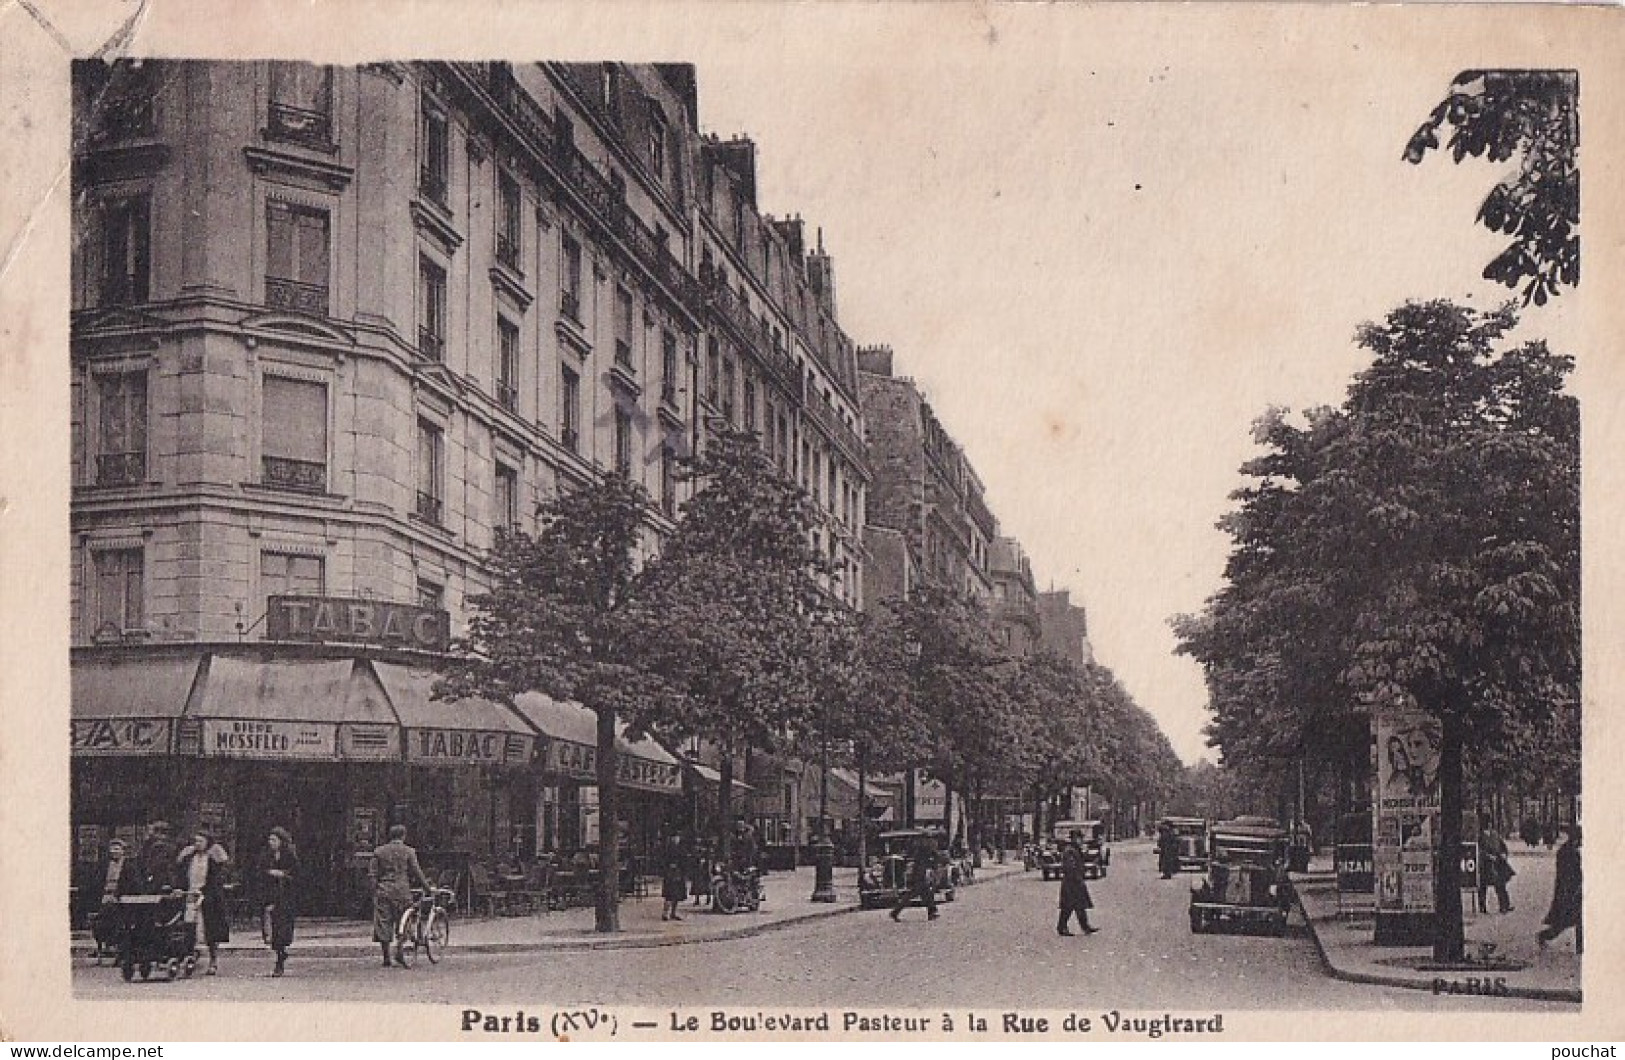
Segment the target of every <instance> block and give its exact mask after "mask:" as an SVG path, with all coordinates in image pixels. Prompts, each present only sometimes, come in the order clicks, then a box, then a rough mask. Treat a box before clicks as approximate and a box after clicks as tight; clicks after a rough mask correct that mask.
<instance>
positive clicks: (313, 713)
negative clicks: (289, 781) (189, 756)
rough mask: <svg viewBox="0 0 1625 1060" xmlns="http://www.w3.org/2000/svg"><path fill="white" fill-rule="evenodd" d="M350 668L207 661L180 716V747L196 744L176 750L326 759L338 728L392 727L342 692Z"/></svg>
mask: <svg viewBox="0 0 1625 1060" xmlns="http://www.w3.org/2000/svg"><path fill="white" fill-rule="evenodd" d="M355 666H356V663H355V660H353V659H244V658H236V657H233V656H229V655H216V656H213V657H211V658H210V660H209V664H208V672H207V674H206V675H205V676H204V677H203V678H202V682H201V692H200V694H199V695H197V696H196V697H194V702H193V703H192V704H191V706H190V707H189V708H188V709H187V712H186V722H187V728H186V730H185V732H184V735H185V737H186V739H185V740H184V741H182V743H183V744H188V745H189V744H192V741H193V740H196V741H197V743H196V744H195V746H182V747H181V748H180V749H181V750H182V751H188V750H190V751H195V752H197V753H201V754H203V755H205V756H210V757H214V756H219V757H225V758H269V759H290V758H297V759H322V758H334V757H336V756H337V754H338V731H339V725H340V723H341V722H354V723H360V724H363V725H373V726H382V727H385V728H393V727H394V725H395V718H394V716H393V715H392V714H391V713H390V711H389V708H388V705H387V704H384V703H380V702H376V701H375V700H373V699H370V698H369V697H365V696H352V695H351V694H350V693H351V682H352V680H353V674H354V670H355ZM349 711H355V712H356V716H354V717H352V716H350V715H349V714H348V713H347V712H349Z"/></svg>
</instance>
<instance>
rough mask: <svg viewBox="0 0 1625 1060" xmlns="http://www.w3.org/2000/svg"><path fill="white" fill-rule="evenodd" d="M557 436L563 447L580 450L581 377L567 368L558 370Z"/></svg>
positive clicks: (573, 450)
mask: <svg viewBox="0 0 1625 1060" xmlns="http://www.w3.org/2000/svg"><path fill="white" fill-rule="evenodd" d="M559 382H560V386H559V403H560V409H559V436H560V439H561V440H562V441H563V442H564V448H566V449H568V450H570V452H572V453H577V452H580V451H581V377H580V376H579V375H577V374H575V373H574V372H572V371H571V370H570V369H568V368H563V369H561V370H560V379H559Z"/></svg>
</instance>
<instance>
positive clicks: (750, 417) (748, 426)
mask: <svg viewBox="0 0 1625 1060" xmlns="http://www.w3.org/2000/svg"><path fill="white" fill-rule="evenodd" d="M744 406H745V430H747V431H749V432H750V433H752V434H755V433H756V380H754V379H746V380H745V398H744Z"/></svg>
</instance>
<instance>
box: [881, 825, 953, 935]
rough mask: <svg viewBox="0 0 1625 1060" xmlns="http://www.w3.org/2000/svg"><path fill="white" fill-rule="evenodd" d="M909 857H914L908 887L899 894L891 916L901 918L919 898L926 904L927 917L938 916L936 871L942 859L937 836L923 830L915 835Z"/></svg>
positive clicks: (896, 918)
mask: <svg viewBox="0 0 1625 1060" xmlns="http://www.w3.org/2000/svg"><path fill="white" fill-rule="evenodd" d="M909 857H910V858H911V859H912V861H911V863H910V865H909V870H908V888H907V889H906V890H904V891H903V893H902V894H900V895H898V896H897V904H896V905H894V906H892V911H891V918H892V919H893V920H901V919H902V917H903V910H904V909H906V908H908V904H909V903H910V902H912V901H914V900H915V899H916V898H918V899H919V900H920V902H921V904H923V905H924V906H925V911H926V914H927V917H926V918H927V919H929V920H935V919H936V918H937V894H936V890H937V887H936V872H937V865H938V863H939V862H940V861H941V859H942V851H941V848H940V847H938V846H937V837H936V836H934V835H932V834H931V833H930V832H921V833H920V834H919V835H917V836H915V837H914V842H913V844H912V845H911V846H910V847H909Z"/></svg>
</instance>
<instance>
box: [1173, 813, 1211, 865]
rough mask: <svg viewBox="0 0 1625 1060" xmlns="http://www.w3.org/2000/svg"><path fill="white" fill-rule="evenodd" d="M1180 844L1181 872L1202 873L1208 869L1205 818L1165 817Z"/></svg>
mask: <svg viewBox="0 0 1625 1060" xmlns="http://www.w3.org/2000/svg"><path fill="white" fill-rule="evenodd" d="M1163 820H1164V821H1167V822H1168V824H1169V825H1170V826H1172V828H1173V830H1174V838H1175V839H1176V840H1178V842H1179V871H1180V872H1201V871H1203V870H1205V869H1206V868H1207V860H1208V822H1207V819H1206V818H1204V817H1164V818H1163Z"/></svg>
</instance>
